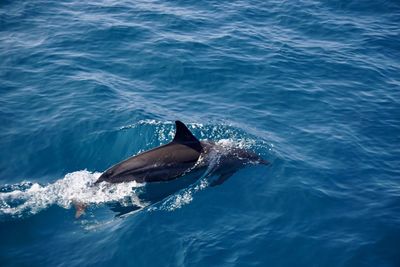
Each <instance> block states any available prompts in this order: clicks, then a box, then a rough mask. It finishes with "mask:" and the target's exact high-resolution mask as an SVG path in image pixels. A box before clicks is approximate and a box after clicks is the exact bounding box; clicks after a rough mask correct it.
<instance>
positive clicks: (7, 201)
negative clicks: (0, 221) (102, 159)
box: [0, 170, 144, 217]
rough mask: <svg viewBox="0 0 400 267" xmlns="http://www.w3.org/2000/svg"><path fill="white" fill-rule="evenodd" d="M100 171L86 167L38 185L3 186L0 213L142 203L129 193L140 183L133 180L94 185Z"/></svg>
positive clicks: (28, 183) (138, 204)
mask: <svg viewBox="0 0 400 267" xmlns="http://www.w3.org/2000/svg"><path fill="white" fill-rule="evenodd" d="M99 176H100V173H98V172H95V173H91V172H88V171H86V170H84V171H77V172H73V173H69V174H67V175H66V176H65V177H64V178H62V179H59V180H57V181H56V182H54V183H51V184H47V185H40V184H38V183H30V182H23V183H21V184H16V185H11V186H4V187H2V188H1V190H0V215H11V216H17V217H22V216H24V215H33V214H36V213H38V212H40V211H41V210H44V209H46V208H48V207H49V206H51V205H58V206H60V207H62V208H65V209H68V208H71V206H72V205H73V204H74V203H76V202H79V203H83V204H85V205H91V204H102V203H107V202H111V201H118V202H121V203H124V202H125V203H126V202H127V199H129V201H130V202H131V203H132V204H135V205H137V206H143V203H141V202H140V201H139V200H138V199H137V198H135V196H134V194H133V192H134V190H135V188H139V187H142V186H143V185H144V184H139V183H136V182H135V181H133V182H128V183H121V184H106V183H100V184H99V185H96V186H94V183H95V181H96V180H97V178H98V177H99Z"/></svg>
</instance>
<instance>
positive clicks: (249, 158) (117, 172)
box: [96, 121, 268, 185]
mask: <svg viewBox="0 0 400 267" xmlns="http://www.w3.org/2000/svg"><path fill="white" fill-rule="evenodd" d="M175 126H176V133H175V137H174V139H173V140H172V141H171V142H170V143H168V144H166V145H163V146H160V147H157V148H154V149H151V150H148V151H146V152H143V153H141V154H139V155H136V156H133V157H130V158H128V159H126V160H124V161H122V162H120V163H118V164H116V165H114V166H112V167H111V168H109V169H107V170H106V171H105V172H104V173H103V174H102V175H101V176H100V177H99V179H98V180H97V181H96V184H97V183H100V182H108V183H123V182H130V181H136V182H138V183H144V182H145V183H152V182H163V181H171V180H174V179H176V178H178V177H181V176H183V175H184V174H186V173H188V172H190V171H193V170H197V169H201V168H206V167H207V166H208V164H209V163H210V162H209V157H207V156H209V155H210V154H211V153H212V152H213V151H214V152H216V154H218V155H219V160H218V164H216V166H215V167H214V170H213V173H216V174H218V175H219V177H220V178H219V179H218V180H216V181H214V182H213V184H212V185H218V184H221V183H222V182H224V181H225V180H226V179H227V178H229V177H230V176H231V175H232V174H233V173H234V172H235V171H237V170H238V169H239V168H241V167H242V166H243V165H244V164H246V163H253V164H265V165H267V164H268V162H267V161H266V160H263V159H262V158H261V157H260V156H258V155H257V154H255V153H253V152H251V151H247V150H245V149H240V148H231V149H229V150H227V149H226V148H223V147H222V146H219V145H217V144H215V143H214V142H212V141H199V140H198V139H197V138H196V137H195V136H194V135H193V134H192V133H191V132H190V130H189V129H188V128H187V127H186V125H185V124H183V123H182V122H180V121H176V122H175ZM200 157H201V160H199V159H200Z"/></svg>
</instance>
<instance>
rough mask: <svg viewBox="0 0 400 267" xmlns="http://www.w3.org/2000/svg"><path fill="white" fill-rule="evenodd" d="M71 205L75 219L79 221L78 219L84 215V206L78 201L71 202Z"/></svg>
mask: <svg viewBox="0 0 400 267" xmlns="http://www.w3.org/2000/svg"><path fill="white" fill-rule="evenodd" d="M73 204H74V206H75V219H79V217H81V216H82V215H83V214H85V209H86V204H84V203H82V202H79V201H73Z"/></svg>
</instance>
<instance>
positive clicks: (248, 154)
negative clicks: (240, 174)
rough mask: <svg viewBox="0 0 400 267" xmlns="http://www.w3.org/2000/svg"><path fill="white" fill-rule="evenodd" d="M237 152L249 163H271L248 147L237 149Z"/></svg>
mask: <svg viewBox="0 0 400 267" xmlns="http://www.w3.org/2000/svg"><path fill="white" fill-rule="evenodd" d="M236 154H237V156H238V157H239V158H241V159H244V160H245V161H246V162H248V163H252V164H263V165H269V162H268V161H267V160H265V159H263V158H262V157H260V156H259V155H258V154H256V153H254V152H252V151H249V150H246V149H238V150H237V151H236Z"/></svg>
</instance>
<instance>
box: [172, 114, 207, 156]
mask: <svg viewBox="0 0 400 267" xmlns="http://www.w3.org/2000/svg"><path fill="white" fill-rule="evenodd" d="M175 127H176V132H175V137H174V139H173V140H172V142H176V143H181V144H184V145H187V146H189V147H191V148H193V149H195V150H197V151H198V152H200V151H201V150H202V146H201V143H200V141H199V140H198V139H197V138H196V137H195V136H194V135H193V134H192V132H191V131H190V130H189V129H188V128H187V127H186V125H185V124H184V123H183V122H181V121H175Z"/></svg>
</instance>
